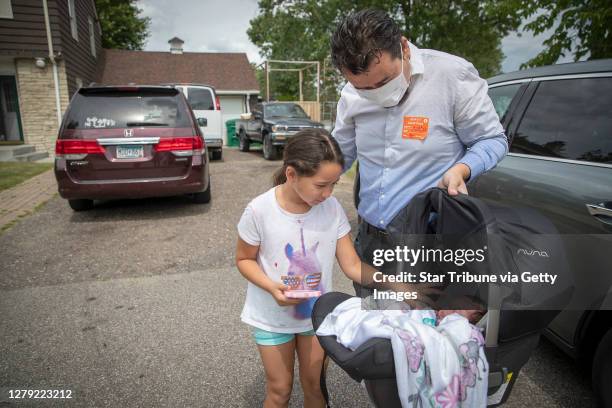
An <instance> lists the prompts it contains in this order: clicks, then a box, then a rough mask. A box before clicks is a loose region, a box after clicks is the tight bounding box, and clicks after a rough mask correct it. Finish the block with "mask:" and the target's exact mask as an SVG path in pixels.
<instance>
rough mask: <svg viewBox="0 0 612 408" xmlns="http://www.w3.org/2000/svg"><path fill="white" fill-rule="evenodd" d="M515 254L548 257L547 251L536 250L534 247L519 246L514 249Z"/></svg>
mask: <svg viewBox="0 0 612 408" xmlns="http://www.w3.org/2000/svg"><path fill="white" fill-rule="evenodd" d="M516 254H517V255H520V254H523V255H528V256H536V255H537V256H541V257H543V258H549V256H548V253H547V252H546V251H538V250H536V249H523V248H519V249H518V250H517V251H516Z"/></svg>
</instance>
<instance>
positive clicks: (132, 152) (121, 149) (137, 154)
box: [117, 145, 144, 159]
mask: <svg viewBox="0 0 612 408" xmlns="http://www.w3.org/2000/svg"><path fill="white" fill-rule="evenodd" d="M142 157H144V147H143V146H142V145H129V146H117V158H118V159H140V158H142Z"/></svg>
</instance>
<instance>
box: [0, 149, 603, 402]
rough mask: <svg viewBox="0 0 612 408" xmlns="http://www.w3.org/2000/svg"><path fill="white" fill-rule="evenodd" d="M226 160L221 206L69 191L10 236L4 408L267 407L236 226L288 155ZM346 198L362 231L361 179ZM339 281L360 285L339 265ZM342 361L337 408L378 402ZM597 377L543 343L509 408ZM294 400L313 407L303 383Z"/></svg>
mask: <svg viewBox="0 0 612 408" xmlns="http://www.w3.org/2000/svg"><path fill="white" fill-rule="evenodd" d="M224 156H225V159H224V161H223V162H213V163H212V165H211V172H212V194H213V199H212V202H211V204H207V205H194V204H192V203H191V202H190V200H189V199H187V198H182V197H175V198H163V199H150V200H134V201H112V202H102V203H98V204H97V205H96V207H95V209H94V210H92V211H89V212H84V213H74V212H73V211H72V210H70V208H69V207H68V205H67V203H66V202H65V201H64V200H62V199H61V198H59V197H56V198H54V199H52V200H51V201H49V202H48V203H47V204H46V205H45V206H44V207H43V208H42V209H41V210H40V211H39V212H37V213H36V214H34V215H32V216H30V217H27V218H25V219H24V220H22V221H21V222H20V223H18V224H17V225H16V226H14V227H13V228H11V229H10V230H8V231H7V232H5V233H3V234H2V235H0V259H1V260H2V263H1V267H0V268H1V270H0V316H2V317H1V319H0V356H1V358H0V391H1V392H0V406H13V405H14V406H32V407H41V406H74V407H119V406H120V407H256V406H261V403H262V401H263V395H264V380H263V369H262V367H261V364H260V361H259V357H258V355H257V352H256V348H255V345H254V344H253V342H252V340H251V339H250V337H249V332H248V330H247V328H246V327H245V325H244V324H242V323H241V322H240V319H239V314H240V310H241V308H242V302H243V300H244V292H245V287H246V283H245V281H244V279H243V278H242V277H241V276H240V274H239V273H238V271H237V270H236V269H235V267H234V266H233V254H234V246H235V239H236V233H235V225H236V223H237V221H238V219H239V217H240V215H241V213H242V210H243V209H244V207H245V205H246V204H247V203H248V201H249V200H250V199H251V198H253V197H255V196H256V195H257V194H259V193H261V192H263V191H265V190H266V189H267V188H269V187H270V183H271V176H272V172H273V171H274V169H276V168H277V167H278V166H279V164H280V162H267V161H264V160H263V159H262V157H261V154H260V153H258V152H252V153H240V152H238V151H236V150H229V149H228V150H226V152H225V153H224ZM335 195H336V197H338V198H339V200H340V201H341V202H342V203H343V205H344V207H345V209H347V213H348V215H349V219H350V220H351V223H352V225H353V227H354V226H355V223H356V213H355V211H354V210H353V209H352V205H351V202H352V200H351V185H350V183H348V182H346V181H343V182H341V183H339V185H338V187H337V190H336V193H335ZM334 281H335V288H336V289H337V290H342V291H346V292H350V291H351V285H350V283H349V282H348V281H347V280H346V279H345V278H344V276H343V275H342V274H341V273H340V272H339V271H338V270H336V271H335V276H334ZM330 367H331V368H330V374H329V379H328V381H329V382H328V388H329V390H330V394H331V398H332V404H333V406H334V407H347V408H350V407H365V406H368V402H367V398H366V396H365V391H364V390H363V389H362V388H361V386H360V385H359V384H357V383H355V382H354V381H353V380H351V379H350V378H349V377H348V376H347V375H346V374H344V372H342V371H341V370H339V369H338V368H337V367H335V366H334V365H333V364H331V365H330ZM586 378H587V375H585V374H583V373H581V372H580V371H579V369H578V368H577V366H576V365H575V364H574V363H573V362H572V361H571V360H570V359H569V358H567V357H566V356H565V355H563V354H562V353H561V352H559V351H557V350H556V349H555V348H554V347H553V346H552V345H550V343H548V342H547V341H546V340H542V342H541V344H540V346H539V347H538V349H537V350H536V352H535V354H534V355H533V356H532V358H531V360H530V361H529V362H528V363H527V365H526V366H525V367H524V369H523V371H522V372H521V374H520V375H519V379H518V381H517V384H516V386H515V389H514V391H513V394H512V396H511V398H510V401H509V403H508V404H507V405H506V406H508V407H534V406H546V407H588V406H593V397H592V393H591V391H590V383H589V381H588V380H587V379H586ZM8 389H64V390H66V389H69V390H72V399H70V400H36V401H34V400H20V401H17V402H15V401H12V402H9V400H8V398H7V390H8ZM291 406H292V407H299V406H302V399H301V392H300V391H299V386H298V385H297V383H296V387H295V390H294V396H293V398H292V403H291Z"/></svg>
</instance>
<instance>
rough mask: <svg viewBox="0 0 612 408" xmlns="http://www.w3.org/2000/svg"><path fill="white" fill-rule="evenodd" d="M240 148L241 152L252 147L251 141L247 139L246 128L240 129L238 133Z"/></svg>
mask: <svg viewBox="0 0 612 408" xmlns="http://www.w3.org/2000/svg"><path fill="white" fill-rule="evenodd" d="M238 142H239V145H238V149H239V150H240V151H241V152H248V151H249V150H250V148H251V143H250V142H249V139H247V135H246V133H245V132H244V130H240V134H239V135H238Z"/></svg>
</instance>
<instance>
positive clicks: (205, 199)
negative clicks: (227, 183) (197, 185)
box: [193, 176, 211, 204]
mask: <svg viewBox="0 0 612 408" xmlns="http://www.w3.org/2000/svg"><path fill="white" fill-rule="evenodd" d="M210 196H211V195H210V176H209V177H208V187H207V188H206V190H204V191H201V192H199V193H195V194H193V202H194V203H196V204H207V203H209V202H210Z"/></svg>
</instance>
